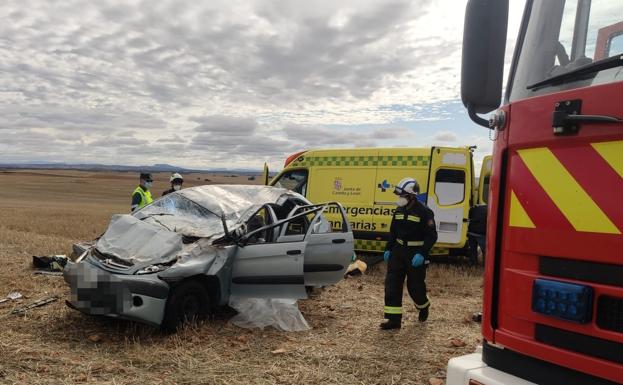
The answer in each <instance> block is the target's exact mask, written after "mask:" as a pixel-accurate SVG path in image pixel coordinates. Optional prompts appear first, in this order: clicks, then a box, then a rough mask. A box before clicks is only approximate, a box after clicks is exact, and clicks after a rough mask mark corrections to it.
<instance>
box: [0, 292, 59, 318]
mask: <svg viewBox="0 0 623 385" xmlns="http://www.w3.org/2000/svg"><path fill="white" fill-rule="evenodd" d="M55 301H58V296H56V295H53V296H51V297H48V298H44V299H40V300H39V301H36V302H33V303H30V304H28V305H24V306H20V307H18V308H15V309H13V311H11V314H20V313H24V312H26V311H27V310H30V309H34V308H36V307H41V306H45V305H47V304H49V303H52V302H55Z"/></svg>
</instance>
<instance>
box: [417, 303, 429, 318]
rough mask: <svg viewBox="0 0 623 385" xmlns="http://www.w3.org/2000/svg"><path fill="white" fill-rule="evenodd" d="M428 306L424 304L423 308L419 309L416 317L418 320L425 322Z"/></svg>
mask: <svg viewBox="0 0 623 385" xmlns="http://www.w3.org/2000/svg"><path fill="white" fill-rule="evenodd" d="M429 307H430V306H426V307H425V308H424V309H421V310H420V314H418V316H417V319H418V320H420V322H426V320H427V319H428V308H429Z"/></svg>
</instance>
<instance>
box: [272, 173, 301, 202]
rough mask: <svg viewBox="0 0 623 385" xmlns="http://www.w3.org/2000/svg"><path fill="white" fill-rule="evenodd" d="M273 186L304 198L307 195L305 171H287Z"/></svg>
mask: <svg viewBox="0 0 623 385" xmlns="http://www.w3.org/2000/svg"><path fill="white" fill-rule="evenodd" d="M274 186H275V187H281V188H285V189H288V190H292V191H294V192H297V193H299V194H301V195H303V196H305V195H306V193H307V170H292V171H288V172H286V173H284V174H282V175H281V177H280V178H279V179H278V180H277V182H275V184H274Z"/></svg>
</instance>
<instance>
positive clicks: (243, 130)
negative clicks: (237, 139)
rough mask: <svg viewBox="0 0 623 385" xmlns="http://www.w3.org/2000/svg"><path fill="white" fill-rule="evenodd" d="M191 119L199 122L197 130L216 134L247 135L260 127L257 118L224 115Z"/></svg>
mask: <svg viewBox="0 0 623 385" xmlns="http://www.w3.org/2000/svg"><path fill="white" fill-rule="evenodd" d="M191 120H192V121H194V122H196V123H199V125H198V126H197V127H195V131H197V132H209V133H211V134H214V135H226V136H245V135H250V134H253V133H254V132H255V130H256V129H257V127H258V124H257V121H256V120H255V119H252V118H242V117H232V116H224V115H213V116H205V117H193V118H192V119H191Z"/></svg>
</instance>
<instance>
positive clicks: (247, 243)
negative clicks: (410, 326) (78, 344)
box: [63, 185, 353, 330]
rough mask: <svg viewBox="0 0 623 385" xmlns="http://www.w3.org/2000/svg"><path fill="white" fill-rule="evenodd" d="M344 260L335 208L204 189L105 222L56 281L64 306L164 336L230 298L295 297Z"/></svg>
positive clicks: (349, 251)
mask: <svg viewBox="0 0 623 385" xmlns="http://www.w3.org/2000/svg"><path fill="white" fill-rule="evenodd" d="M331 206H334V207H331ZM329 207H331V210H332V211H334V212H335V211H337V212H341V213H342V221H343V223H342V225H341V226H340V227H339V228H340V229H341V230H339V231H333V230H332V227H331V225H330V224H329V222H328V221H327V220H326V218H325V217H324V216H323V212H324V211H325V210H326V209H327V208H329ZM352 255H353V234H352V231H351V229H350V225H349V223H348V221H347V220H346V214H345V212H344V209H343V208H342V206H340V205H339V203H335V202H332V203H325V204H318V205H313V204H311V203H310V202H309V201H308V200H306V199H305V198H304V197H303V196H301V195H299V194H297V193H294V192H291V191H288V190H286V189H281V188H275V187H271V186H241V185H238V186H236V185H210V186H200V187H193V188H188V189H184V190H180V191H177V192H174V193H171V194H168V195H166V196H164V197H162V198H160V199H158V200H156V201H155V202H153V203H152V204H150V205H148V206H146V207H144V208H142V209H141V210H139V211H137V212H134V213H132V214H119V215H114V216H113V217H112V219H111V221H110V225H109V226H108V229H107V230H106V232H105V233H104V234H103V235H102V236H101V237H100V238H99V239H98V240H97V242H96V243H95V244H94V246H93V247H91V248H90V249H88V250H87V251H86V252H85V253H84V254H83V255H82V256H81V257H80V258H78V260H77V262H76V263H74V264H69V265H68V266H67V267H66V268H65V270H64V273H63V275H64V278H65V281H66V282H67V283H68V284H69V286H70V288H71V299H70V300H69V301H67V304H68V305H69V306H70V307H72V308H74V309H77V310H79V311H81V312H83V313H87V314H94V315H105V316H111V317H118V318H124V319H130V320H136V321H141V322H145V323H149V324H154V325H161V326H162V327H163V328H165V329H169V330H174V329H176V328H177V327H178V326H179V325H180V324H181V323H183V322H184V321H185V320H188V319H195V318H202V317H205V316H206V315H207V314H208V313H209V312H210V311H211V310H213V309H214V308H215V307H216V306H219V305H226V304H227V303H228V301H229V298H230V296H232V295H236V296H240V297H253V298H296V299H298V298H305V297H306V290H305V287H306V286H324V285H331V284H335V283H337V282H338V281H340V280H341V279H342V277H343V275H344V272H345V270H346V268H347V267H348V264H349V262H350V260H351V257H352Z"/></svg>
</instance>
